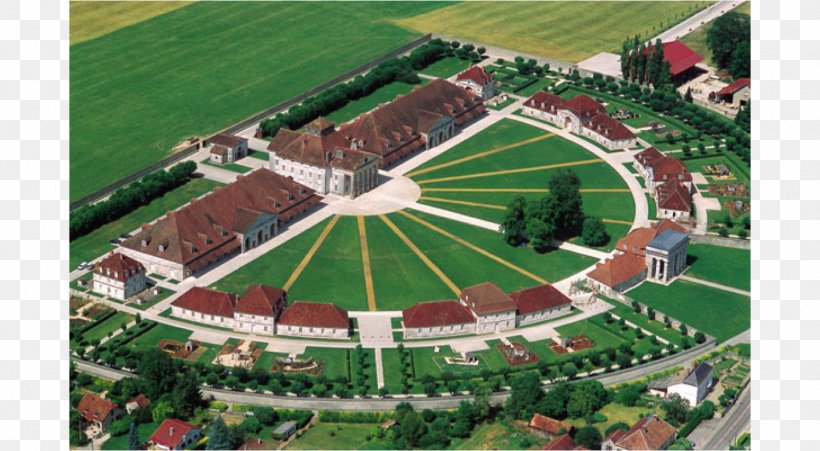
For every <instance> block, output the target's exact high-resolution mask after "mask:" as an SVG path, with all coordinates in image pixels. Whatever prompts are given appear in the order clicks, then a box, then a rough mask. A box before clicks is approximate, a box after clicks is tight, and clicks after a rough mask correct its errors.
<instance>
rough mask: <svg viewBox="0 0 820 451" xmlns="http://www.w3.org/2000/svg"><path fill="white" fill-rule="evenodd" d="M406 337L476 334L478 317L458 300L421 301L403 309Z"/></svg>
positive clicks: (403, 325)
mask: <svg viewBox="0 0 820 451" xmlns="http://www.w3.org/2000/svg"><path fill="white" fill-rule="evenodd" d="M402 327H403V329H404V338H405V339H409V338H427V337H446V336H453V335H466V334H474V333H475V331H476V318H475V317H474V316H473V314H472V313H470V310H469V309H468V308H467V307H465V306H464V305H463V304H461V303H459V302H458V301H434V302H419V303H418V304H415V305H413V306H412V307H408V308H406V309H404V310H403V311H402Z"/></svg>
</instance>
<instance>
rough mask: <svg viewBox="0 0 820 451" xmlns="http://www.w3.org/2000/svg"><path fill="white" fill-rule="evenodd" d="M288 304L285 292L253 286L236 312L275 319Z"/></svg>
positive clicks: (267, 287) (242, 299)
mask: <svg viewBox="0 0 820 451" xmlns="http://www.w3.org/2000/svg"><path fill="white" fill-rule="evenodd" d="M286 304H287V296H286V295H285V290H283V289H281V288H274V287H269V286H267V285H252V286H250V287H248V289H247V290H245V293H244V294H243V295H242V297H241V298H239V301H237V303H236V307H235V308H234V312H236V313H246V314H249V315H259V316H274V317H275V316H277V315H278V314H279V312H281V311H282V309H283V308H284V307H285V305H286Z"/></svg>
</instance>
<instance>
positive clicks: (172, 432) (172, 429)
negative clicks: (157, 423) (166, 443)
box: [169, 426, 174, 437]
mask: <svg viewBox="0 0 820 451" xmlns="http://www.w3.org/2000/svg"><path fill="white" fill-rule="evenodd" d="M169 435H170V436H171V437H173V436H174V427H173V426H171V430H170V434H169Z"/></svg>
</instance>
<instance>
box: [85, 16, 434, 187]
mask: <svg viewBox="0 0 820 451" xmlns="http://www.w3.org/2000/svg"><path fill="white" fill-rule="evenodd" d="M444 6H447V4H446V3H439V2H402V3H388V2H368V3H367V5H366V7H365V6H363V5H362V4H356V3H350V2H345V3H336V2H322V3H311V4H307V3H299V2H245V3H242V4H241V5H237V4H234V3H226V2H197V3H194V4H192V5H189V6H186V7H184V8H180V9H177V10H175V11H172V12H169V13H167V14H163V15H160V16H157V17H154V18H153V19H151V20H146V21H144V22H141V23H138V24H135V25H133V26H130V27H127V28H122V29H120V30H119V31H118V32H116V33H109V34H107V35H105V36H102V37H100V38H98V39H93V40H90V41H86V42H83V43H80V44H76V45H74V46H72V47H71V62H70V71H71V75H72V77H71V83H70V85H71V86H70V88H71V107H70V108H71V111H70V113H71V118H72V123H71V130H70V133H71V165H70V172H71V185H70V198H71V199H72V200H76V199H78V198H80V197H82V196H84V195H87V194H89V193H91V192H93V191H95V190H97V189H99V188H102V187H103V186H105V185H107V184H109V183H112V182H114V181H116V180H119V179H120V178H122V177H124V176H127V175H129V174H131V173H133V172H134V171H136V170H137V169H140V168H142V167H145V166H148V165H149V164H151V163H153V162H156V161H158V160H160V159H162V158H163V157H165V156H167V155H168V154H169V151H170V149H171V148H172V147H173V146H174V145H176V144H177V143H179V142H180V141H182V140H183V139H185V138H188V137H190V136H196V135H199V136H201V135H204V134H207V133H210V132H214V131H216V130H219V129H221V128H223V127H226V126H228V125H230V124H232V123H234V122H237V121H238V120H241V119H243V118H246V117H248V116H250V115H252V114H254V113H257V112H259V111H262V110H264V109H265V108H268V107H270V106H271V105H273V104H275V103H277V102H280V101H282V100H285V99H288V98H290V97H292V96H294V95H297V94H299V93H301V92H304V91H306V90H307V89H310V88H312V87H314V86H316V85H319V84H321V83H323V82H325V81H327V80H330V79H332V78H333V77H335V76H336V75H338V74H341V73H343V72H345V71H348V70H351V69H353V68H355V67H356V66H359V65H361V64H363V63H365V62H367V61H370V60H371V59H372V58H374V57H376V56H379V55H382V54H384V53H387V52H389V51H390V50H393V49H395V48H396V47H398V46H400V45H402V44H404V43H406V42H409V41H410V40H412V39H413V38H415V37H417V36H420V33H418V32H415V31H411V30H409V29H405V28H401V27H398V26H396V25H395V24H394V23H392V20H395V19H400V18H406V17H410V16H413V15H418V14H420V13H424V12H428V11H432V10H434V9H438V8H441V7H444ZM351 23H355V24H356V25H355V26H350V24H351ZM202 24H207V28H208V30H209V31H208V32H203V29H202V27H201V26H199V25H202ZM214 74H219V75H218V76H215V75H214Z"/></svg>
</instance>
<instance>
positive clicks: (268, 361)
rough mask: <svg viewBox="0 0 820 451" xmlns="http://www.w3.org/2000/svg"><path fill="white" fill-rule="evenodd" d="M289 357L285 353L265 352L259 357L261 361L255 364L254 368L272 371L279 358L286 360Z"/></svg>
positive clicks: (258, 360)
mask: <svg viewBox="0 0 820 451" xmlns="http://www.w3.org/2000/svg"><path fill="white" fill-rule="evenodd" d="M287 356H288V354H287V353H284V352H269V351H265V352H263V353H262V355H261V356H259V359H257V360H256V362H254V364H253V367H254V368H262V369H263V370H265V371H270V369H271V367H273V364H274V362H275V361H276V358H277V357H280V358H283V359H284V358H286V357H287Z"/></svg>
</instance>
